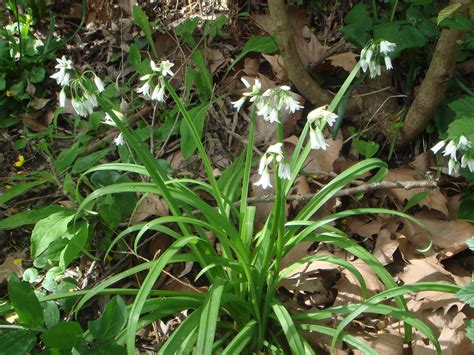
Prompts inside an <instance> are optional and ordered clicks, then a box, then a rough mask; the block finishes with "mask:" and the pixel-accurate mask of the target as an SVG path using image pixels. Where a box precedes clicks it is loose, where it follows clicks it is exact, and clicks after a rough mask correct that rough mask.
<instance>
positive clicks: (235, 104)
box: [231, 96, 245, 111]
mask: <svg viewBox="0 0 474 355" xmlns="http://www.w3.org/2000/svg"><path fill="white" fill-rule="evenodd" d="M244 103H245V97H244V96H243V97H241V98H240V99H238V100H237V101H232V102H231V104H232V106H233V107H234V108H235V109H236V110H237V111H240V109H241V108H242V106H243V104H244Z"/></svg>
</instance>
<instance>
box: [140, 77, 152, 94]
mask: <svg viewBox="0 0 474 355" xmlns="http://www.w3.org/2000/svg"><path fill="white" fill-rule="evenodd" d="M140 79H141V78H140ZM150 89H151V86H150V82H149V81H146V82H145V84H143V85H142V86H141V87H139V88H138V89H137V93H139V94H143V96H146V97H150Z"/></svg>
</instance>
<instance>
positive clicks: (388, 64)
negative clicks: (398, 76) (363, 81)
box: [384, 55, 393, 70]
mask: <svg viewBox="0 0 474 355" xmlns="http://www.w3.org/2000/svg"><path fill="white" fill-rule="evenodd" d="M384 60H385V68H387V70H390V69H393V65H392V60H391V59H390V57H389V56H388V55H386V56H385V57H384Z"/></svg>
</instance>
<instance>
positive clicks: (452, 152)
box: [443, 140, 457, 160]
mask: <svg viewBox="0 0 474 355" xmlns="http://www.w3.org/2000/svg"><path fill="white" fill-rule="evenodd" d="M456 153H457V146H456V143H454V141H453V140H451V141H449V143H448V144H447V145H446V148H444V152H443V155H444V156H447V155H449V156H450V157H451V159H453V160H456Z"/></svg>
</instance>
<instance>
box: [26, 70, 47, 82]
mask: <svg viewBox="0 0 474 355" xmlns="http://www.w3.org/2000/svg"><path fill="white" fill-rule="evenodd" d="M29 74H30V75H29V76H28V79H29V80H30V81H31V82H32V83H40V82H42V81H43V80H44V76H45V74H46V71H45V70H44V68H43V67H33V69H31V70H30V73H29Z"/></svg>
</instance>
